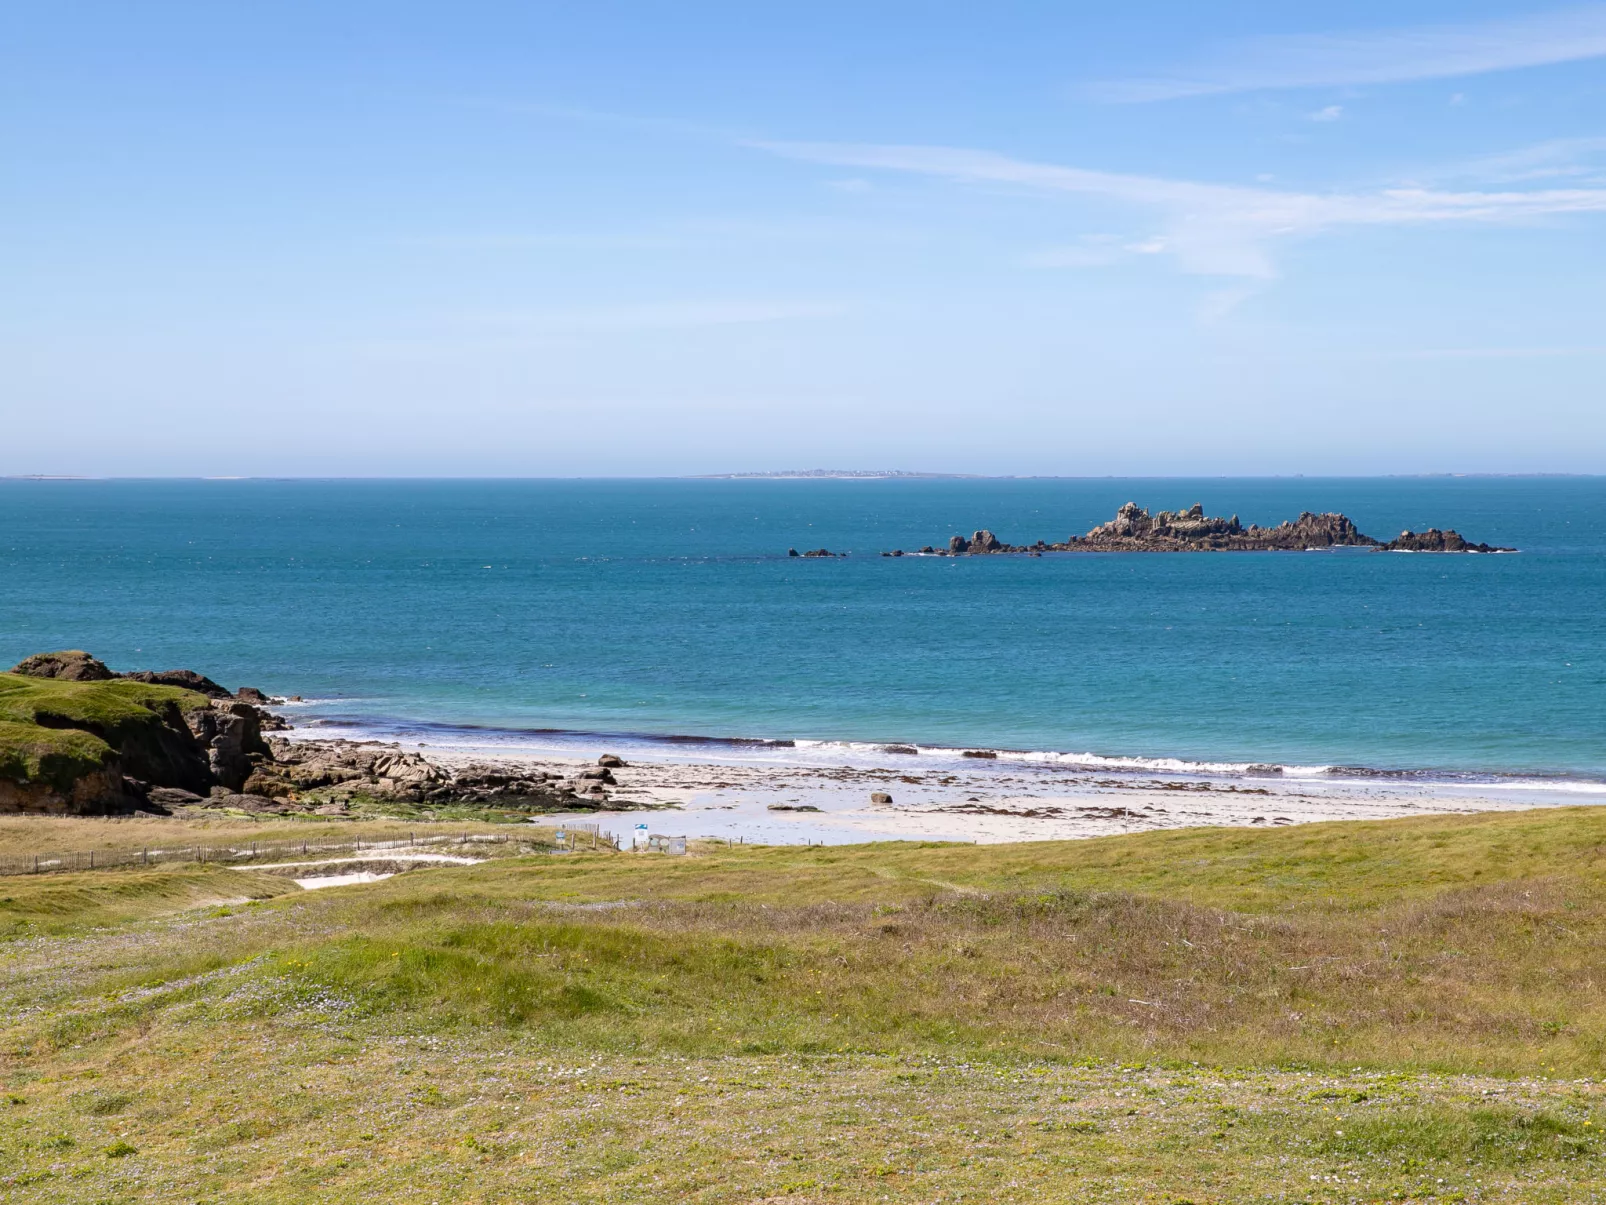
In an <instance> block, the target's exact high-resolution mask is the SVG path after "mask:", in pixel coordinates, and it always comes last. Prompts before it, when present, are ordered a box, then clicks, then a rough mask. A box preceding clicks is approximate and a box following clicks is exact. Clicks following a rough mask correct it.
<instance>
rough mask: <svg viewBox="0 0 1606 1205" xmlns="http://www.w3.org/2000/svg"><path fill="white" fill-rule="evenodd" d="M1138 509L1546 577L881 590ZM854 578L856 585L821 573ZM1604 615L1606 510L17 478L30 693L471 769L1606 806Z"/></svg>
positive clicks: (1194, 493)
mask: <svg viewBox="0 0 1606 1205" xmlns="http://www.w3.org/2000/svg"><path fill="white" fill-rule="evenodd" d="M1129 500H1130V501H1135V502H1137V503H1139V504H1140V505H1144V506H1148V507H1150V508H1151V509H1155V510H1158V509H1162V508H1164V509H1177V508H1180V507H1185V506H1188V505H1191V504H1192V503H1194V502H1199V503H1202V504H1203V505H1204V508H1205V510H1206V512H1207V513H1211V514H1233V513H1236V514H1238V515H1239V516H1240V517H1241V518H1242V520H1243V522H1244V523H1246V524H1248V523H1252V522H1255V523H1261V524H1275V523H1277V522H1280V521H1282V520H1283V519H1290V518H1294V517H1296V516H1297V515H1298V514H1299V513H1300V512H1301V511H1304V510H1312V511H1323V510H1338V511H1343V512H1344V513H1346V514H1348V515H1349V516H1350V517H1351V518H1353V519H1354V520H1355V521H1356V523H1357V524H1358V525H1359V526H1360V528H1361V530H1363V531H1365V532H1367V533H1368V534H1370V535H1374V536H1377V537H1379V538H1382V539H1388V538H1390V537H1392V536H1393V535H1395V534H1397V533H1398V532H1399V531H1401V530H1402V529H1404V528H1412V529H1416V530H1420V529H1422V528H1424V527H1427V526H1430V525H1431V526H1437V527H1454V528H1456V529H1458V530H1460V531H1461V533H1462V534H1463V535H1465V536H1466V537H1467V538H1468V539H1471V540H1476V541H1487V542H1489V543H1493V544H1503V545H1512V546H1515V547H1516V548H1518V549H1520V552H1518V553H1516V554H1514V555H1493V556H1488V555H1429V554H1390V553H1377V552H1367V551H1360V550H1336V551H1331V552H1307V553H1230V554H1229V553H1220V554H1198V553H1191V554H1083V553H1069V554H1050V555H1046V556H1043V557H1041V558H1028V557H1015V556H1002V557H973V558H956V559H947V558H940V559H939V558H922V557H903V558H883V557H881V556H879V555H878V554H879V553H880V552H881V551H883V550H890V549H893V548H903V549H915V548H918V547H920V546H922V545H926V544H935V545H942V544H944V543H945V542H946V541H947V539H948V537H949V536H951V535H954V534H960V533H963V534H967V535H968V534H969V533H970V532H972V531H974V530H975V529H977V528H983V527H985V528H988V529H990V530H992V531H993V532H995V533H997V534H998V536H999V537H1000V538H1001V539H1004V540H1006V541H1009V542H1013V543H1027V542H1030V541H1034V540H1037V539H1045V540H1049V541H1054V540H1061V539H1064V538H1065V537H1066V536H1067V535H1070V534H1073V533H1075V534H1080V533H1082V532H1084V531H1086V530H1087V529H1088V528H1090V527H1092V526H1093V525H1094V524H1096V523H1100V522H1103V521H1105V520H1107V519H1108V518H1110V517H1111V516H1112V515H1113V514H1114V512H1115V510H1116V508H1117V507H1118V506H1119V505H1120V504H1121V503H1123V502H1126V501H1129ZM818 547H825V548H829V549H831V550H832V551H834V552H842V553H849V554H851V555H847V556H842V557H836V558H830V559H824V558H821V559H802V558H790V557H788V556H787V555H786V553H787V550H788V549H789V548H797V549H798V550H800V551H802V550H806V549H812V548H818ZM1603 612H1606V479H1603V478H1506V477H1499V478H1494V477H1433V478H1388V479H1318V478H1279V479H1228V478H1209V479H1199V480H1179V479H1163V480H1140V479H1027V480H997V479H974V480H971V479H957V480H956V479H927V478H921V479H907V478H905V479H888V480H862V479H847V480H842V479H826V480H821V479H803V480H766V479H757V480H754V479H740V480H583V481H573V480H568V481H564V480H495V481H479V480H472V481H470V480H453V481H369V480H331V481H295V480H287V481H277V480H224V481H209V480H184V481H165V480H164V481H36V480H5V481H0V662H3V663H5V664H9V663H10V662H11V661H15V660H17V659H20V658H21V657H23V656H25V655H27V654H29V653H33V652H37V651H41V650H46V649H55V648H67V647H74V648H86V649H88V650H90V651H91V652H93V653H94V654H95V655H96V656H98V657H100V658H102V659H103V660H105V661H107V662H108V663H109V664H111V665H112V666H113V667H114V668H118V669H134V668H156V669H166V668H172V667H179V666H182V667H189V668H194V669H197V670H200V671H202V672H204V673H206V674H209V675H210V676H212V677H213V678H216V679H218V680H219V681H221V682H223V683H224V684H225V685H228V686H230V687H236V686H239V685H242V684H248V685H252V686H256V687H259V688H260V689H262V690H265V691H268V692H270V693H275V694H285V695H290V694H296V695H301V696H304V697H305V699H306V700H307V702H306V703H304V704H302V705H299V706H298V707H296V708H294V709H293V711H294V712H295V714H296V716H297V721H298V723H301V724H313V725H319V726H324V727H328V728H330V729H332V730H340V731H351V732H363V733H374V734H381V735H384V734H406V735H408V736H409V737H410V738H419V739H422V738H421V737H420V734H429V735H430V736H432V737H433V738H435V740H436V741H437V742H441V741H445V742H448V743H449V742H450V740H452V739H454V737H453V734H457V735H458V737H460V738H461V739H464V740H472V741H473V742H476V743H479V744H487V745H495V744H497V743H498V742H504V743H508V744H509V745H513V744H517V743H519V742H521V741H522V742H525V743H534V744H542V745H545V746H550V747H560V746H562V745H563V744H564V742H565V741H571V740H581V741H589V740H592V736H593V734H598V735H602V736H606V737H608V738H609V739H611V740H613V741H614V742H615V743H622V744H624V745H625V746H626V747H637V748H650V747H658V748H661V749H665V750H675V749H682V748H684V749H691V748H703V749H718V750H720V751H721V755H722V756H733V757H740V756H743V755H744V751H748V750H750V751H751V752H752V755H753V756H756V757H757V756H761V757H773V756H774V755H775V753H776V751H777V750H784V749H788V748H790V749H795V750H797V751H798V755H799V756H802V755H804V754H805V753H808V755H809V756H811V757H822V756H824V757H828V756H830V755H831V751H832V750H836V749H850V748H852V747H854V746H855V745H865V744H868V745H874V744H877V743H888V742H895V743H907V744H910V745H918V746H923V747H926V748H930V749H933V750H936V749H947V750H958V749H994V750H1006V751H1016V752H1017V753H1022V754H1030V755H1032V756H1034V757H1036V758H1038V759H1049V760H1054V761H1063V762H1065V763H1066V764H1082V763H1085V764H1087V765H1089V766H1095V767H1103V768H1107V769H1109V770H1111V771H1120V770H1121V769H1123V768H1138V769H1144V770H1151V771H1152V770H1155V769H1160V770H1165V769H1175V770H1178V771H1180V772H1188V773H1204V774H1211V773H1233V774H1244V773H1264V772H1269V770H1270V768H1272V767H1295V768H1299V769H1300V772H1301V773H1303V774H1318V775H1334V776H1340V777H1344V776H1350V777H1354V776H1377V777H1379V778H1391V777H1398V778H1426V779H1443V780H1445V781H1451V782H1458V781H1480V782H1482V781H1488V782H1501V781H1506V780H1518V779H1521V780H1531V779H1542V780H1544V781H1546V782H1548V783H1550V784H1552V785H1553V786H1555V787H1556V788H1557V789H1559V790H1563V791H1565V790H1569V789H1572V790H1577V791H1579V792H1580V793H1582V794H1584V795H1589V794H1594V793H1596V792H1597V791H1598V790H1599V789H1600V784H1602V783H1603V782H1606V621H1603ZM668 738H677V739H674V740H670V739H668ZM684 738H696V739H684ZM788 741H790V742H794V744H793V745H791V746H788V745H785V744H775V742H788ZM749 742H752V743H749ZM809 742H823V744H810V743H809Z"/></svg>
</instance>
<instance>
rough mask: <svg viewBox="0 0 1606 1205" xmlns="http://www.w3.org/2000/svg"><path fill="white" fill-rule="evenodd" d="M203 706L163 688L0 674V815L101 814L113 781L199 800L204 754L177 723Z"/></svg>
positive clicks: (201, 699)
mask: <svg viewBox="0 0 1606 1205" xmlns="http://www.w3.org/2000/svg"><path fill="white" fill-rule="evenodd" d="M211 706H212V701H211V700H210V699H208V698H207V697H206V696H205V695H202V694H197V693H195V692H194V691H189V690H183V689H180V688H178V687H173V686H155V685H149V684H146V683H143V682H132V681H127V680H124V679H113V680H110V681H71V680H64V679H54V678H34V677H28V676H26V675H23V674H16V673H6V674H0V809H3V810H10V811H70V812H79V811H102V810H106V808H107V807H109V806H112V802H113V799H114V797H116V798H120V797H121V796H122V793H123V787H122V782H121V777H122V776H123V775H126V776H129V777H132V778H135V779H138V780H141V781H145V782H155V783H160V784H163V785H170V786H175V787H182V788H183V789H185V790H192V791H205V790H206V788H207V785H208V783H209V781H210V770H209V767H208V762H207V757H206V752H205V750H204V749H203V748H202V747H201V746H200V745H199V744H198V742H197V740H196V738H195V736H194V735H193V733H192V732H191V730H190V725H189V723H188V722H187V720H186V713H193V712H203V711H207V710H209V709H210V708H211Z"/></svg>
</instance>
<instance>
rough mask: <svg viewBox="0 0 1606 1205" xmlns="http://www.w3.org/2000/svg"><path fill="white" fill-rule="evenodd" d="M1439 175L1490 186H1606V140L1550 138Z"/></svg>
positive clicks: (1482, 158)
mask: <svg viewBox="0 0 1606 1205" xmlns="http://www.w3.org/2000/svg"><path fill="white" fill-rule="evenodd" d="M1442 176H1443V178H1446V179H1452V180H1479V181H1483V182H1485V183H1489V184H1521V183H1525V182H1527V181H1530V180H1575V181H1576V180H1582V181H1585V182H1588V183H1595V182H1602V183H1606V138H1552V139H1549V140H1547V141H1545V142H1536V143H1534V144H1532V145H1531V146H1525V147H1519V148H1518V149H1517V150H1514V151H1504V152H1502V153H1500V154H1498V155H1484V156H1482V157H1480V158H1477V159H1472V160H1468V161H1467V162H1465V163H1462V164H1460V165H1459V166H1457V167H1455V168H1454V169H1452V170H1451V171H1449V172H1445V173H1442Z"/></svg>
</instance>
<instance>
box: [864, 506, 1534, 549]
mask: <svg viewBox="0 0 1606 1205" xmlns="http://www.w3.org/2000/svg"><path fill="white" fill-rule="evenodd" d="M1316 548H1376V549H1381V550H1383V551H1387V552H1515V551H1516V550H1515V549H1513V548H1498V547H1495V546H1493V545H1490V544H1474V543H1472V542H1470V541H1469V540H1467V539H1465V538H1463V537H1462V536H1461V534H1460V533H1459V532H1455V531H1440V530H1439V529H1438V528H1436V527H1433V528H1429V529H1428V530H1427V531H1425V532H1420V533H1418V532H1410V531H1406V532H1401V533H1400V536H1399V538H1398V539H1395V540H1391V541H1390V542H1389V543H1387V544H1385V543H1383V542H1382V541H1380V540H1375V539H1373V538H1372V537H1371V536H1369V535H1366V534H1365V533H1364V532H1362V531H1361V530H1360V529H1359V528H1357V527H1356V526H1355V524H1354V522H1353V521H1351V520H1350V518H1349V517H1348V516H1347V515H1341V514H1336V513H1333V512H1331V511H1327V512H1323V513H1321V514H1316V513H1314V512H1312V511H1305V512H1304V513H1303V514H1301V515H1300V516H1299V518H1297V519H1295V520H1293V521H1292V522H1286V521H1285V522H1283V523H1279V524H1278V525H1277V526H1276V527H1260V526H1257V525H1255V524H1250V525H1249V526H1248V527H1245V526H1244V525H1243V524H1242V523H1241V522H1240V521H1239V519H1238V516H1237V515H1233V516H1231V517H1230V518H1222V517H1219V516H1211V515H1206V514H1205V513H1204V507H1203V506H1201V505H1200V504H1199V503H1197V502H1196V503H1194V504H1193V506H1191V507H1190V508H1188V509H1187V510H1179V511H1169V510H1163V511H1161V512H1160V513H1159V514H1157V515H1154V514H1150V513H1149V512H1148V511H1147V510H1146V509H1144V508H1143V507H1140V506H1139V505H1138V504H1137V503H1135V502H1128V503H1126V504H1125V505H1123V506H1122V507H1121V508H1120V509H1119V510H1118V511H1116V512H1115V518H1113V519H1111V520H1110V521H1109V522H1108V523H1101V524H1099V525H1098V526H1097V527H1095V528H1093V529H1092V530H1091V531H1089V532H1088V533H1087V534H1086V535H1080V536H1069V537H1067V538H1066V539H1065V540H1064V541H1062V542H1060V543H1054V544H1050V543H1047V542H1045V541H1043V540H1039V541H1037V542H1036V543H1035V544H1006V543H1004V542H1002V541H1001V540H999V539H998V537H997V536H995V535H994V534H993V533H992V532H990V531H986V530H982V531H978V532H976V533H974V534H973V535H972V536H971V537H970V538H969V539H966V538H965V537H964V536H953V537H951V538H950V539H949V541H948V547H947V548H934V547H932V546H931V545H929V544H928V545H927V546H926V547H924V548H922V549H920V554H921V555H924V556H982V555H988V554H996V553H1025V554H1027V555H1031V556H1035V555H1041V554H1042V553H1045V552H1306V551H1309V550H1311V549H1316ZM881 555H882V556H904V555H906V554H905V553H904V551H903V550H902V549H901V548H900V549H896V550H894V551H892V552H883V553H882V554H881Z"/></svg>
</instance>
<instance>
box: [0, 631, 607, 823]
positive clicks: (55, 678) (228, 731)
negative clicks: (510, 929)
mask: <svg viewBox="0 0 1606 1205" xmlns="http://www.w3.org/2000/svg"><path fill="white" fill-rule="evenodd" d="M275 701H277V702H285V701H286V700H282V699H280V700H273V699H270V698H269V697H268V696H267V695H265V694H263V693H262V692H261V691H259V690H254V689H252V688H251V687H241V688H240V689H239V690H236V691H232V692H231V691H229V690H227V689H226V688H224V687H222V686H220V685H218V684H217V683H216V682H214V681H212V679H210V678H207V677H205V676H204V675H201V674H198V673H196V672H194V671H193V670H164V671H156V672H153V671H149V670H139V671H134V672H131V673H122V674H119V673H114V672H113V671H112V670H110V669H109V668H107V666H106V665H105V664H104V663H103V662H101V661H99V660H97V659H96V658H94V657H91V656H90V655H89V654H88V653H86V652H83V651H82V650H79V649H72V650H67V651H65V652H58V653H41V654H39V655H37V656H33V657H29V658H27V659H26V660H24V661H22V662H21V663H20V664H18V665H16V666H14V667H13V668H12V669H11V671H10V672H9V673H0V814H6V813H10V814H18V813H24V814H38V815H58V816H59V815H69V816H86V815H117V814H127V813H131V812H144V813H148V814H152V815H167V814H172V813H174V812H187V811H191V810H194V809H211V810H221V811H226V812H244V813H247V814H252V815H259V814H266V815H297V814H302V815H305V814H316V815H320V816H343V815H347V814H350V813H351V810H352V808H353V806H360V805H362V804H364V803H376V804H383V805H388V806H390V807H392V808H394V807H396V806H402V807H406V806H408V805H412V806H414V807H416V808H425V809H427V808H431V807H438V806H441V805H457V806H463V805H474V806H479V807H484V808H497V809H505V810H514V811H520V812H547V811H572V810H576V809H592V810H595V809H597V808H600V807H602V806H603V805H605V804H607V803H608V802H609V796H608V790H607V788H608V787H610V786H614V785H617V784H616V781H615V779H614V776H613V769H614V768H616V767H619V766H622V765H623V764H624V763H622V762H620V761H619V760H618V759H617V758H612V757H604V758H602V759H601V763H600V764H599V765H598V766H596V767H594V768H591V769H586V770H581V771H579V772H578V773H577V774H575V775H574V776H573V777H572V778H568V779H565V778H562V777H559V776H557V775H554V774H548V773H546V772H543V771H540V770H535V769H527V770H526V769H510V768H509V767H506V766H497V765H473V764H471V765H465V766H445V765H440V764H437V763H435V762H433V761H431V760H429V759H428V758H425V757H424V756H423V755H422V754H418V753H408V752H404V751H402V750H401V749H400V747H398V746H395V745H387V744H383V743H380V742H374V741H362V742H358V741H343V740H329V741H302V740H298V741H289V740H286V739H284V738H283V737H274V736H269V735H266V734H269V733H273V732H276V731H281V730H283V729H286V728H288V727H289V725H287V724H286V723H285V722H284V720H283V719H282V718H280V717H279V716H277V715H275V714H274V713H273V712H271V711H268V710H266V709H265V708H264V707H262V706H261V704H264V703H271V702H275ZM612 806H614V807H618V806H621V805H620V804H618V803H615V804H613V805H612Z"/></svg>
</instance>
